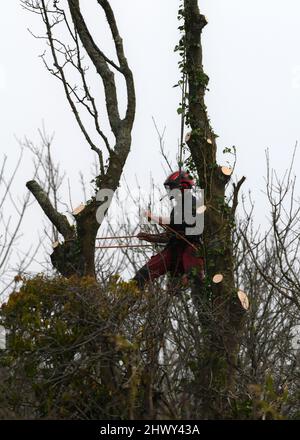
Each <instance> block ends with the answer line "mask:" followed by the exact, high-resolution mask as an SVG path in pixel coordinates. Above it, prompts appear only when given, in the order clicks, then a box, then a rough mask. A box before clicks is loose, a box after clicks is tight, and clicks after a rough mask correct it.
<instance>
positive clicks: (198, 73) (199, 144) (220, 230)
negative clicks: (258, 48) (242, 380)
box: [184, 0, 244, 418]
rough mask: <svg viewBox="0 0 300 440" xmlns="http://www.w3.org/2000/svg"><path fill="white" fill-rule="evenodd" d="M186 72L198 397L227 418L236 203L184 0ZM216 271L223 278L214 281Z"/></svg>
mask: <svg viewBox="0 0 300 440" xmlns="http://www.w3.org/2000/svg"><path fill="white" fill-rule="evenodd" d="M184 5H185V9H184V18H185V40H184V44H185V51H186V64H185V67H184V68H185V71H186V74H187V77H188V86H189V94H188V99H189V106H188V113H187V123H188V124H189V125H190V126H191V129H192V132H191V137H190V139H189V141H188V147H189V150H190V152H191V157H192V159H193V162H194V164H195V167H196V170H197V174H198V177H199V183H200V186H201V188H204V190H205V205H206V207H207V210H206V212H205V227H204V234H203V239H204V249H203V251H204V256H205V261H206V282H205V285H203V286H198V288H194V289H193V296H194V299H195V300H196V303H197V307H198V315H199V320H200V325H201V327H202V332H203V341H204V353H203V358H202V362H201V363H200V365H199V370H198V384H199V394H200V395H199V397H200V399H201V402H202V407H203V411H204V412H203V414H204V417H205V418H223V417H226V413H227V410H228V397H229V396H230V392H231V391H233V390H234V376H235V367H236V355H237V352H238V349H239V334H240V330H241V329H242V327H243V317H244V311H243V308H242V307H241V304H240V302H239V300H238V297H237V289H236V287H235V281H234V271H233V267H234V257H233V246H232V228H233V225H234V214H235V209H236V205H237V193H238V189H239V187H240V185H239V186H238V187H235V193H234V204H233V206H229V205H228V202H227V201H226V197H225V189H226V185H227V183H228V181H229V179H230V176H228V175H226V174H225V173H223V171H222V167H220V166H219V165H218V164H217V161H216V150H217V146H216V135H215V133H214V132H213V130H212V128H211V126H210V121H209V118H208V115H207V109H206V106H205V102H204V96H205V91H206V87H207V84H208V81H209V78H208V76H207V75H206V74H205V73H204V70H203V66H202V46H201V33H202V29H203V28H204V27H205V25H206V24H207V20H206V18H205V17H204V15H202V14H200V11H199V8H198V1H197V0H185V2H184ZM215 274H222V275H223V281H222V282H220V283H217V284H215V283H214V282H213V281H212V280H213V277H214V275H215Z"/></svg>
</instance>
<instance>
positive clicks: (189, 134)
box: [184, 131, 192, 142]
mask: <svg viewBox="0 0 300 440" xmlns="http://www.w3.org/2000/svg"><path fill="white" fill-rule="evenodd" d="M191 136H192V132H191V131H189V132H188V133H187V134H186V135H185V138H184V141H185V142H188V141H189V140H190V139H191Z"/></svg>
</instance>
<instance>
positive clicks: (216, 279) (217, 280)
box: [213, 273, 224, 284]
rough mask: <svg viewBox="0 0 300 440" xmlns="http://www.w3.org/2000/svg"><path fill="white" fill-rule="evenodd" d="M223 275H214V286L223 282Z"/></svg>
mask: <svg viewBox="0 0 300 440" xmlns="http://www.w3.org/2000/svg"><path fill="white" fill-rule="evenodd" d="M223 278H224V277H223V275H222V274H221V273H217V274H216V275H214V277H213V283H215V284H219V283H221V282H222V281H223Z"/></svg>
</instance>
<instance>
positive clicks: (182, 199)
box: [133, 171, 204, 289]
mask: <svg viewBox="0 0 300 440" xmlns="http://www.w3.org/2000/svg"><path fill="white" fill-rule="evenodd" d="M164 186H165V188H166V191H167V193H168V197H169V199H170V200H172V199H173V200H174V201H175V206H174V207H173V209H172V211H171V214H170V218H169V219H165V218H162V217H156V216H154V215H153V214H152V213H151V212H150V211H146V212H145V215H146V217H147V218H148V220H152V221H154V222H156V223H158V224H159V225H161V226H163V227H164V229H165V230H166V232H164V233H160V234H148V233H143V232H140V233H139V234H138V238H139V239H140V240H146V241H148V242H150V243H161V244H162V243H166V247H165V248H164V249H163V250H162V251H161V252H159V253H158V254H157V255H154V256H152V257H151V258H150V260H149V261H148V262H147V263H146V264H145V265H144V266H143V267H142V268H141V269H140V270H139V271H138V272H137V273H136V275H135V277H134V278H133V280H135V281H136V282H137V284H138V287H139V288H140V289H143V288H144V286H145V283H146V282H148V281H151V280H153V279H155V278H158V277H160V276H161V275H164V274H166V273H170V274H171V275H172V276H173V277H177V276H178V275H183V280H184V281H185V282H186V281H187V279H188V278H191V276H192V277H193V279H194V280H198V282H201V281H202V280H203V278H204V260H203V258H201V257H199V256H198V255H197V254H198V248H199V245H200V242H201V233H202V229H201V228H199V221H197V219H198V218H199V215H200V214H198V211H199V210H198V207H197V203H198V201H197V199H196V197H195V196H194V195H193V194H192V189H193V188H194V186H195V182H194V180H193V179H192V178H191V176H190V175H189V174H188V173H187V172H185V171H176V172H175V173H173V174H171V175H170V176H169V177H168V178H167V180H166V181H165V182H164Z"/></svg>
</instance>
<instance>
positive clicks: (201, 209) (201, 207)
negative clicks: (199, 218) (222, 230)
mask: <svg viewBox="0 0 300 440" xmlns="http://www.w3.org/2000/svg"><path fill="white" fill-rule="evenodd" d="M206 209H207V208H206V206H205V205H202V206H199V208H197V214H204V212H205V211H206Z"/></svg>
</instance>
